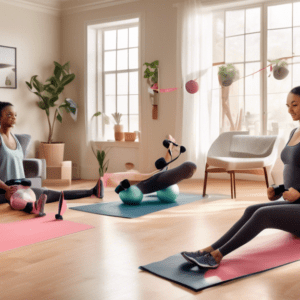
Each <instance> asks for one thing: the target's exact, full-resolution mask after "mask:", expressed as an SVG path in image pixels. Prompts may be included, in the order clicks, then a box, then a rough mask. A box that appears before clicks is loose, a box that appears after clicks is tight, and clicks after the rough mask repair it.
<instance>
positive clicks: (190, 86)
mask: <svg viewBox="0 0 300 300" xmlns="http://www.w3.org/2000/svg"><path fill="white" fill-rule="evenodd" d="M185 88H186V90H187V92H188V93H190V94H195V93H197V92H198V91H199V84H198V83H197V82H196V81H195V80H190V81H188V82H187V83H186V84H185Z"/></svg>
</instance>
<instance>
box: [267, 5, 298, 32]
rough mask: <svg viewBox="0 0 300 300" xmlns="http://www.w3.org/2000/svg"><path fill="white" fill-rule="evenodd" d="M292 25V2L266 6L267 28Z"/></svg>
mask: <svg viewBox="0 0 300 300" xmlns="http://www.w3.org/2000/svg"><path fill="white" fill-rule="evenodd" d="M291 26H292V3H290V4H283V5H275V6H269V7H268V29H274V28H284V27H291Z"/></svg>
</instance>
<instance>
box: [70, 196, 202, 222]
mask: <svg viewBox="0 0 300 300" xmlns="http://www.w3.org/2000/svg"><path fill="white" fill-rule="evenodd" d="M202 198H203V197H202V195H193V194H179V196H178V198H177V199H176V202H175V203H162V202H161V201H159V199H158V198H157V196H156V193H155V194H148V195H145V196H144V198H143V201H142V202H141V204H140V205H125V204H124V203H123V202H122V201H121V200H120V201H117V202H107V203H97V204H91V205H84V206H76V207H70V209H74V210H80V211H84V212H89V213H92V214H98V215H107V216H113V217H121V218H138V217H141V216H144V215H148V214H151V213H153V212H156V211H160V210H163V209H167V208H171V207H175V206H179V205H183V204H187V203H191V202H194V201H197V200H201V199H202Z"/></svg>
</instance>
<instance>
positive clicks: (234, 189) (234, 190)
mask: <svg viewBox="0 0 300 300" xmlns="http://www.w3.org/2000/svg"><path fill="white" fill-rule="evenodd" d="M232 175H233V188H234V198H236V188H235V173H234V171H233V172H232Z"/></svg>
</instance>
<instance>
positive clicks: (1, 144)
mask: <svg viewBox="0 0 300 300" xmlns="http://www.w3.org/2000/svg"><path fill="white" fill-rule="evenodd" d="M16 118H17V114H16V111H15V109H14V106H13V105H12V104H11V103H9V102H0V125H1V127H0V203H5V202H6V203H9V204H10V205H11V206H12V208H13V209H17V210H23V211H25V212H27V213H38V209H37V204H36V205H33V203H32V202H27V201H25V200H24V202H23V203H24V205H23V204H22V205H23V207H22V205H21V204H20V203H18V205H15V206H14V205H13V204H12V203H11V201H10V199H11V195H12V194H13V193H15V192H16V190H17V187H16V186H8V185H7V184H6V182H7V181H9V180H11V179H24V178H25V174H24V169H23V158H24V157H23V151H22V147H21V145H20V143H19V141H18V139H17V138H16V137H15V135H14V134H13V133H12V132H11V129H12V128H13V127H14V126H15V123H16ZM31 189H32V190H33V192H34V193H35V195H36V198H37V199H40V202H41V201H42V200H43V199H44V202H45V198H46V201H47V203H51V202H55V201H59V199H60V196H61V192H58V191H54V190H49V189H45V188H31ZM63 193H64V198H65V199H66V200H70V199H72V200H73V199H79V198H84V197H90V196H91V195H95V196H96V197H98V198H100V180H98V182H97V184H96V185H95V187H94V188H92V189H90V190H73V191H63ZM43 194H45V195H46V196H47V197H44V198H43V197H41V196H42V195H43ZM39 207H40V208H41V203H40V206H39Z"/></svg>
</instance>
